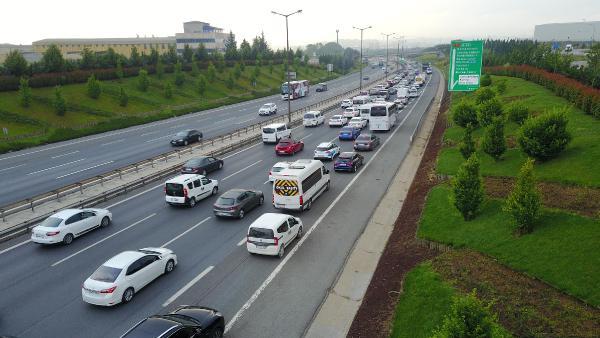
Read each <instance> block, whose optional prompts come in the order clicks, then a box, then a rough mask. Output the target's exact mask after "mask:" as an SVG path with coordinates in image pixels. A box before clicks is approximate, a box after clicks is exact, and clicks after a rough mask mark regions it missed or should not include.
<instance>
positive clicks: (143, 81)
mask: <svg viewBox="0 0 600 338" xmlns="http://www.w3.org/2000/svg"><path fill="white" fill-rule="evenodd" d="M148 86H150V79H149V78H148V72H147V71H146V70H145V69H140V73H139V75H138V89H139V90H140V91H143V92H145V91H147V90H148Z"/></svg>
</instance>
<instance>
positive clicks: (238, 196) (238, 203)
mask: <svg viewBox="0 0 600 338" xmlns="http://www.w3.org/2000/svg"><path fill="white" fill-rule="evenodd" d="M263 203H265V197H264V195H263V193H262V191H258V190H245V189H231V190H229V191H227V192H225V193H224V194H223V195H221V196H220V197H219V198H218V199H217V201H216V202H215V204H214V205H213V211H214V213H215V215H216V216H223V217H237V218H240V219H242V218H244V215H245V214H246V213H247V212H248V211H250V210H252V209H254V208H256V207H257V206H260V205H263Z"/></svg>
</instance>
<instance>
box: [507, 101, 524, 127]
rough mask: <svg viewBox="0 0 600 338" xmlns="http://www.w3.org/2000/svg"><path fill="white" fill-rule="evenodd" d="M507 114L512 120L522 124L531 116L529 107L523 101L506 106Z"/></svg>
mask: <svg viewBox="0 0 600 338" xmlns="http://www.w3.org/2000/svg"><path fill="white" fill-rule="evenodd" d="M506 115H507V117H508V119H509V120H510V121H513V122H515V123H516V124H518V125H522V124H523V123H525V120H527V119H528V118H529V108H527V106H525V105H524V104H522V103H519V102H513V103H511V104H510V105H508V107H507V108H506Z"/></svg>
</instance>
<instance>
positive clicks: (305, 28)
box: [0, 0, 600, 48]
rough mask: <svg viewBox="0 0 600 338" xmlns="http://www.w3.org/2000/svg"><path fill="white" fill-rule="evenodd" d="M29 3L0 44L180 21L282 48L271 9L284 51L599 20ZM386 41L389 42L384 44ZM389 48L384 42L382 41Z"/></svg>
mask: <svg viewBox="0 0 600 338" xmlns="http://www.w3.org/2000/svg"><path fill="white" fill-rule="evenodd" d="M293 3H294V4H293V5H291V4H292V2H291V1H272V0H266V1H262V0H255V1H248V0H244V1H239V0H226V1H202V0H195V1H190V0H172V1H156V0H145V1H139V0H118V1H117V0H101V1H85V0H79V1H75V0H52V1H48V0H29V1H6V2H3V3H2V12H3V14H2V19H1V20H0V43H13V44H31V43H32V42H33V41H36V40H41V39H45V38H100V37H135V36H136V35H139V36H141V37H143V36H148V37H150V36H152V35H154V36H173V35H175V33H177V32H182V31H183V26H182V23H183V22H185V21H192V20H198V21H204V22H209V23H210V24H212V25H214V26H217V27H221V28H224V29H225V30H226V31H229V30H232V31H233V32H234V33H235V34H236V40H237V41H238V44H239V43H240V42H241V41H242V39H243V38H246V39H248V40H251V39H252V38H253V37H254V36H256V35H258V34H260V33H261V31H264V33H265V36H266V38H267V41H268V42H269V44H270V45H271V46H272V47H275V48H278V47H285V41H286V40H285V19H284V18H283V17H280V16H277V15H274V14H272V13H271V11H272V10H275V11H278V12H280V13H290V12H293V11H295V10H298V9H302V13H300V14H295V15H293V16H291V17H290V18H289V28H290V29H289V38H290V44H291V45H292V46H302V45H305V44H308V43H315V42H328V41H335V37H336V29H339V38H340V40H345V39H358V38H360V33H359V32H358V31H357V30H354V29H352V26H358V27H362V26H369V25H370V26H372V28H371V29H369V30H366V31H365V34H364V38H365V39H371V40H373V39H377V40H381V41H383V39H384V37H383V35H382V33H395V34H396V35H397V36H404V37H405V39H406V43H407V46H410V44H411V43H416V42H423V41H425V42H427V43H428V44H434V43H441V42H445V41H448V40H450V39H470V38H488V37H492V38H506V37H520V38H531V37H533V30H534V26H535V25H536V24H543V23H554V22H573V21H583V20H586V21H595V20H600V0H502V1H497V0H427V1H422V0H421V1H415V0H412V1H408V0H387V1H378V2H370V1H364V0H362V1H356V0H346V1H339V0H335V1H334V0H329V1H328V0H320V1H316V0H304V1H295V2H293ZM390 41H392V40H390ZM390 43H391V42H390Z"/></svg>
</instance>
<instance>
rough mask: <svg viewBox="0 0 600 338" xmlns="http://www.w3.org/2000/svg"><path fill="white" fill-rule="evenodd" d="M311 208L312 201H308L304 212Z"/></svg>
mask: <svg viewBox="0 0 600 338" xmlns="http://www.w3.org/2000/svg"><path fill="white" fill-rule="evenodd" d="M311 207H312V200H308V202H306V206H305V208H304V210H310V208H311Z"/></svg>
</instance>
